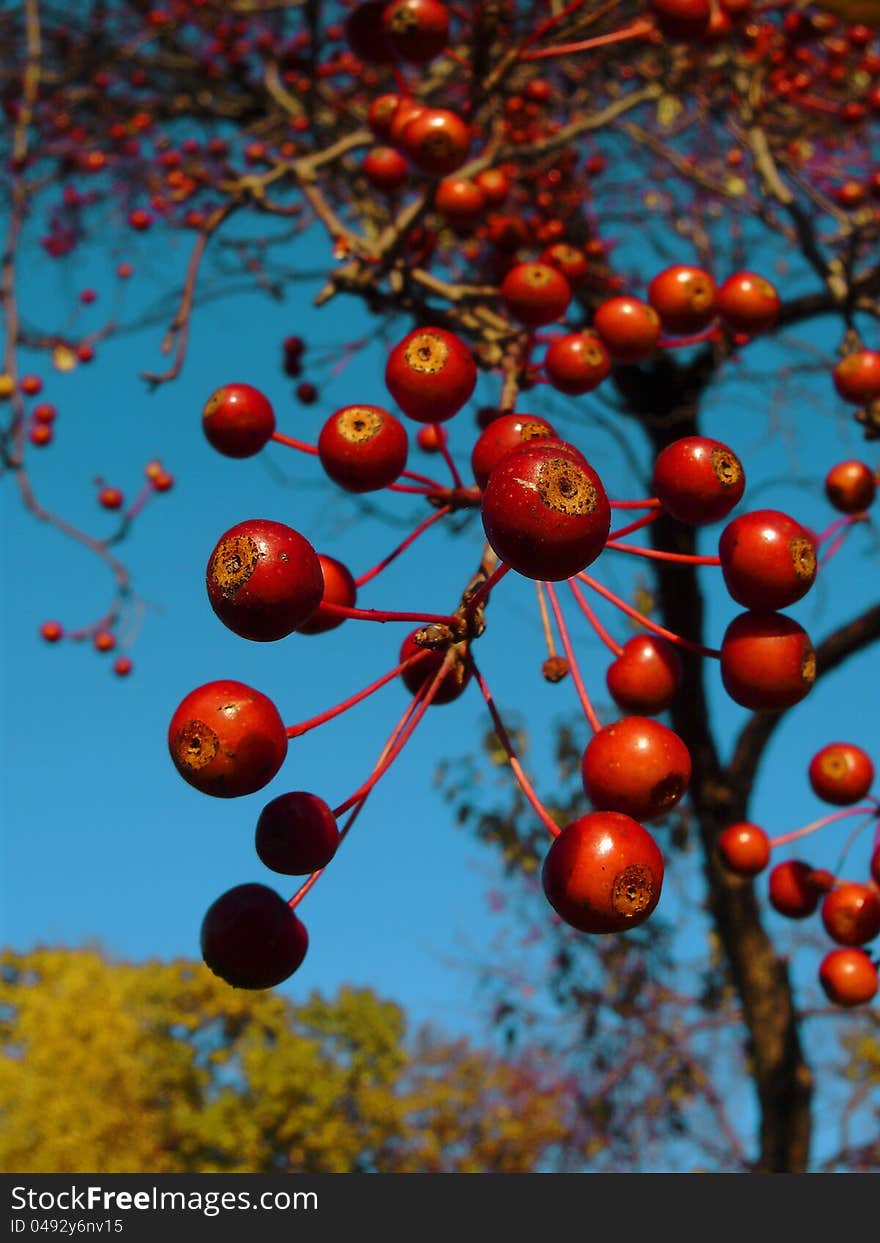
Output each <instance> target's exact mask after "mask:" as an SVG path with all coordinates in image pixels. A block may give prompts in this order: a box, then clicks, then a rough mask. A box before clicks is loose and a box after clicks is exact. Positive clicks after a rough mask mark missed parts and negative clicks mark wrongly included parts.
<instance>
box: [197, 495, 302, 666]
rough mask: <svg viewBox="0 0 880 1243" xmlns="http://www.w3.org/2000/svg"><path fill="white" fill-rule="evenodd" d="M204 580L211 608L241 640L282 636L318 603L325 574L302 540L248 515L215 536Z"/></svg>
mask: <svg viewBox="0 0 880 1243" xmlns="http://www.w3.org/2000/svg"><path fill="white" fill-rule="evenodd" d="M205 582H206V585H207V589H208V599H209V600H210V602H211V608H212V609H213V610H214V612H215V613H216V614H217V616H218V617H219V618H220V620H221V621H222V622H223V624H224V625H225V626H228V627H229V629H230V630H232V631H234V632H235V634H238V635H241V637H242V638H243V639H251V640H253V641H254V642H257V643H270V642H274V641H276V640H278V639H283V638H284V637H285V636H286V635H288V634H290V633H291V632H292V631H294V630H295V629H296V628H297V626H299V625H300V623H301V622H304V621H305V620H306V619H307V618H309V617H311V615H312V614H313V613H314V611H315V609H316V608H317V607H318V605H319V604H320V603H321V597H322V594H323V591H324V576H323V574H322V572H321V563H320V561H319V560H318V554H317V553H316V552H315V550H314V548H313V547H312V545H311V544H310V543H309V541H308V540H307V539H305V538H304V537H303V536H302V535H300V534H299V532H298V531H294V530H293V528H292V527H288V526H285V524H284V523H282V522H272V521H270V520H269V519H267V518H251V519H249V520H248V521H246V522H239V523H238V524H237V525H236V526H234V527H230V529H229V530H228V531H227V532H226V533H225V534H224V535H222V536H221V537H220V539H219V540H218V541H217V544H216V545H215V547H214V550H213V552H212V553H211V556H210V557H209V559H208V567H207V570H206V571H205Z"/></svg>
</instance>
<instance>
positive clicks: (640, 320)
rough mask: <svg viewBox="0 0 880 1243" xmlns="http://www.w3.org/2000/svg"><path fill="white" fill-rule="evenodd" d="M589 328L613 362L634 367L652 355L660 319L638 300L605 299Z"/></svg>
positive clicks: (646, 304) (657, 336)
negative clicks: (600, 341) (603, 345)
mask: <svg viewBox="0 0 880 1243" xmlns="http://www.w3.org/2000/svg"><path fill="white" fill-rule="evenodd" d="M593 327H594V328H595V330H596V332H598V334H599V336H600V337H601V338H602V340H603V341H604V342H605V345H606V346H607V347H608V352H609V353H610V355H611V357H612V358H613V359H614V360H615V361H616V362H621V363H638V362H641V361H642V359H644V358H647V357H648V356H649V355H650V354H653V353H654V350H655V349H656V347H657V342H658V341H659V340H660V317H659V315H658V314H657V312H656V311H655V310H654V308H653V307H652V306H650V305H649V304H648V303H647V302H641V301H640V300H639V299H638V298H626V297H617V298H608V299H607V301H605V302H603V303H602V304H601V305H600V306H598V307H597V308H596V313H595V315H594V316H593Z"/></svg>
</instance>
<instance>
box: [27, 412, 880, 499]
mask: <svg viewBox="0 0 880 1243" xmlns="http://www.w3.org/2000/svg"><path fill="white" fill-rule="evenodd" d="M34 415H35V416H36V410H35V411H34ZM825 495H826V496H827V497H828V500H829V501H830V502H831V504H832V505H833V506H834V508H835V509H837V510H839V511H840V512H841V513H842V514H860V513H863V512H864V510H866V509H869V508H870V507H871V505H872V504H873V503H874V497H875V496H876V495H877V478H876V476H875V474H874V472H873V471H872V470H871V468H870V466H866V465H865V463H864V462H838V463H837V465H836V466H832V467H831V470H830V471H829V472H828V474H827V475H826V476H825Z"/></svg>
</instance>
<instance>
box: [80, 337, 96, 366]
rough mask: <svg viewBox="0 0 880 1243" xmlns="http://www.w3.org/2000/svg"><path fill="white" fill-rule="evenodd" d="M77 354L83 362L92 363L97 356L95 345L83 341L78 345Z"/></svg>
mask: <svg viewBox="0 0 880 1243" xmlns="http://www.w3.org/2000/svg"><path fill="white" fill-rule="evenodd" d="M76 356H77V358H78V359H79V361H80V362H81V363H90V362H91V361H92V360H93V359H94V357H95V347H94V346H93V345H89V343H88V341H83V342H82V343H81V344H80V345H78V346H77V347H76Z"/></svg>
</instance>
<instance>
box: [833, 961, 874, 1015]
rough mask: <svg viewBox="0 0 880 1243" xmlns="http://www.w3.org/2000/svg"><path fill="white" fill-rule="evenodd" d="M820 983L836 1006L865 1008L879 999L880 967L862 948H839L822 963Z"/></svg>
mask: <svg viewBox="0 0 880 1243" xmlns="http://www.w3.org/2000/svg"><path fill="white" fill-rule="evenodd" d="M819 983H820V984H821V985H822V989H823V991H824V993H825V996H826V997H827V998H828V1000H829V1001H830V1002H832V1003H833V1004H834V1005H835V1006H846V1007H849V1006H861V1005H864V1004H865V1002H868V1001H872V1000H873V999H874V998H875V997H876V996H877V988H878V978H877V968H876V967H875V966H874V964H873V963H872V962H871V959H870V958H869V957H868V955H867V954H866V953H865V951H864V950H862V949H836V950H831V951H830V952H829V953H827V954H826V955H825V957H824V958H823V959H822V961H821V963H820V964H819Z"/></svg>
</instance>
